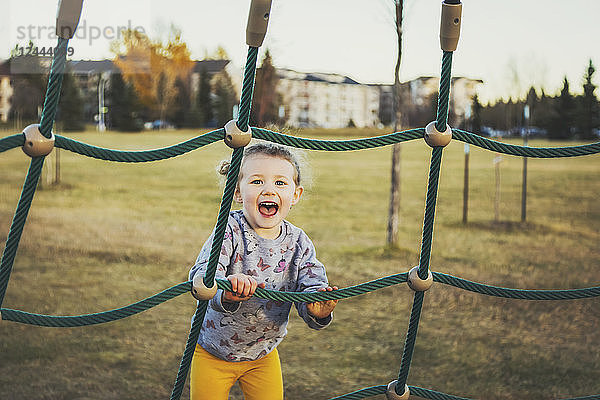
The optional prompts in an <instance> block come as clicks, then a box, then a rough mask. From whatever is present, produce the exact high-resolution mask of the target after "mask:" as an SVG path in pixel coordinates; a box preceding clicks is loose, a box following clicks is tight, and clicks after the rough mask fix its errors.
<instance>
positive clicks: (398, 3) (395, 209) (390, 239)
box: [387, 0, 404, 246]
mask: <svg viewBox="0 0 600 400" xmlns="http://www.w3.org/2000/svg"><path fill="white" fill-rule="evenodd" d="M393 1H394V10H395V18H394V26H395V28H396V35H397V38H398V57H397V58H396V66H395V68H394V110H395V118H394V132H397V131H398V130H399V129H400V127H401V125H402V113H401V109H402V107H401V105H400V99H401V96H400V89H401V86H400V63H401V61H402V17H403V13H404V0H393ZM400 159H401V156H400V144H398V143H396V144H394V145H393V146H392V173H391V185H390V205H389V210H388V226H387V244H388V245H390V246H396V245H397V243H398V225H399V223H400V222H399V221H400V217H399V210H400Z"/></svg>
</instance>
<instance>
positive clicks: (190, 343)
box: [171, 300, 208, 400]
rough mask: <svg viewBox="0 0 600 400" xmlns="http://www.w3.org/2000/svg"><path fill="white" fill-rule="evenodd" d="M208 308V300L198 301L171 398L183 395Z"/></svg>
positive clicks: (176, 398) (174, 399) (172, 399)
mask: <svg viewBox="0 0 600 400" xmlns="http://www.w3.org/2000/svg"><path fill="white" fill-rule="evenodd" d="M207 308H208V300H203V301H199V302H198V307H197V308H196V313H195V314H194V318H193V319H192V327H191V329H190V333H189V335H188V340H187V343H186V345H185V350H184V352H183V356H182V357H181V362H180V364H179V371H177V378H175V384H174V385H173V390H172V391H171V400H178V399H179V398H180V397H181V392H183V387H184V386H185V380H186V378H187V375H188V371H189V370H190V364H191V363H192V357H193V356H194V350H195V349H196V343H197V342H198V336H200V329H201V328H202V323H203V322H204V315H205V314H206V309H207Z"/></svg>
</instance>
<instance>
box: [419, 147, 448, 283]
mask: <svg viewBox="0 0 600 400" xmlns="http://www.w3.org/2000/svg"><path fill="white" fill-rule="evenodd" d="M443 149H444V148H443V147H434V148H433V149H432V152H431V166H430V167H429V181H428V183H427V199H426V201H425V217H424V218H423V240H422V244H421V256H420V257H419V277H420V278H421V279H427V275H428V270H429V261H430V256H431V242H432V238H433V222H434V220H435V204H436V200H437V191H438V182H439V177H440V166H441V163H442V151H443Z"/></svg>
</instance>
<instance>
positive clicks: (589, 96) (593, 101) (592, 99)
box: [576, 60, 600, 139]
mask: <svg viewBox="0 0 600 400" xmlns="http://www.w3.org/2000/svg"><path fill="white" fill-rule="evenodd" d="M595 71H596V69H595V68H594V65H593V64H592V60H590V63H589V65H588V68H587V71H586V73H585V75H584V76H583V81H584V83H583V95H582V96H580V97H579V99H578V100H579V101H578V103H579V107H578V108H579V112H578V113H577V119H576V126H577V131H578V133H579V135H580V137H581V138H582V139H594V138H595V137H596V135H595V130H596V129H598V128H599V127H600V115H599V112H600V106H599V103H598V99H597V98H596V95H595V94H594V91H595V90H596V85H594V84H593V83H592V77H593V75H594V72H595Z"/></svg>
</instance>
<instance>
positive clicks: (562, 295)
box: [0, 272, 600, 327]
mask: <svg viewBox="0 0 600 400" xmlns="http://www.w3.org/2000/svg"><path fill="white" fill-rule="evenodd" d="M432 273H433V280H434V281H435V282H439V283H443V284H446V285H450V286H454V287H456V288H459V289H464V290H468V291H471V292H475V293H480V294H486V295H489V296H496V297H504V298H512V299H521V300H573V299H583V298H589V297H598V296H600V287H598V286H596V287H590V288H583V289H567V290H525V289H510V288H503V287H498V286H490V285H484V284H481V283H476V282H472V281H469V280H466V279H462V278H458V277H455V276H452V275H447V274H443V273H441V272H432ZM407 276H408V273H407V272H403V273H400V274H395V275H390V276H386V277H383V278H379V279H376V280H373V281H369V282H365V283H361V284H358V285H354V286H349V287H346V288H342V289H339V290H335V291H331V292H279V291H274V290H268V289H261V288H257V289H256V292H255V293H254V296H256V297H258V298H262V299H269V300H276V301H287V302H315V301H324V300H340V299H347V298H350V297H354V296H359V295H361V294H365V293H368V292H372V291H374V290H378V289H382V288H385V287H388V286H392V285H397V284H399V283H404V282H406V279H407ZM216 281H217V287H218V288H219V289H223V290H231V283H230V282H229V281H228V280H225V279H216ZM190 289H191V281H188V282H182V283H180V284H178V285H176V286H173V287H171V288H169V289H166V290H164V291H162V292H160V293H158V294H156V295H154V296H151V297H148V298H146V299H144V300H141V301H139V302H137V303H133V304H131V305H128V306H125V307H122V308H118V309H114V310H109V311H104V312H99V313H94V314H83V315H74V316H53V315H43V314H35V313H29V312H26V311H21V310H13V309H8V308H2V309H0V311H1V312H2V319H4V320H7V321H14V322H20V323H23V324H29V325H38V326H48V327H75V326H85V325H95V324H101V323H105V322H111V321H116V320H119V319H123V318H126V317H129V316H132V315H135V314H139V313H140V312H142V311H146V310H148V309H150V308H152V307H155V306H157V305H159V304H161V303H164V302H165V301H167V300H170V299H172V298H174V297H177V296H179V295H181V294H183V293H185V292H188V291H190Z"/></svg>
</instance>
